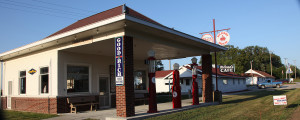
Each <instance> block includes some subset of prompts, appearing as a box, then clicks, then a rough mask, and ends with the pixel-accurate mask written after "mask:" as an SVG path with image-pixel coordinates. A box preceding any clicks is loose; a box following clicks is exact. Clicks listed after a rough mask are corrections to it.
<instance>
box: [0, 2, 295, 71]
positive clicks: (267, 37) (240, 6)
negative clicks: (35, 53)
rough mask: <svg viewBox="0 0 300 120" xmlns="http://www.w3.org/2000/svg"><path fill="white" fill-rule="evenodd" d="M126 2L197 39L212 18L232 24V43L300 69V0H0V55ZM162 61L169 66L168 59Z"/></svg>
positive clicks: (209, 26)
mask: <svg viewBox="0 0 300 120" xmlns="http://www.w3.org/2000/svg"><path fill="white" fill-rule="evenodd" d="M124 3H126V5H127V6H129V7H130V8H132V9H134V10H136V11H138V12H140V13H142V14H144V15H145V16H148V17H150V18H152V19H153V20H155V21H157V22H159V23H161V24H163V25H165V26H167V27H171V28H174V29H176V30H179V31H182V32H185V33H187V34H190V35H193V36H196V37H201V35H200V34H198V33H200V32H206V31H211V30H212V29H213V25H212V20H213V19H216V29H224V28H231V30H230V31H228V32H229V33H230V36H231V40H230V42H229V44H231V45H234V46H238V47H239V48H244V47H246V46H252V45H258V46H262V47H267V48H268V49H269V50H271V51H273V52H274V53H275V54H277V55H279V56H280V57H281V58H282V59H283V58H288V62H289V63H291V64H294V61H293V60H296V62H297V66H298V67H300V56H299V54H298V52H299V51H300V46H299V45H300V2H299V0H251V1H244V0H243V1H242V0H226V1H225V0H222V1H221V0H207V1H204V0H189V1H183V0H182V1H176V0H151V1H150V0H148V1H146V0H84V1H83V0H81V1H80V0H51V1H48V0H22V1H21V0H0V15H1V19H0V34H1V38H0V53H3V52H6V51H8V50H11V49H14V48H17V47H20V46H23V45H26V44H29V43H32V42H35V41H37V40H41V39H43V38H44V37H46V36H48V35H50V34H52V33H54V32H56V31H58V30H60V29H62V28H64V27H66V26H68V25H70V24H72V23H74V22H76V21H77V20H80V19H83V18H85V17H88V16H90V15H93V14H95V13H98V12H102V11H104V10H108V9H110V8H113V7H116V6H119V5H122V4H124ZM197 58H198V59H199V57H197ZM190 59H191V58H184V59H178V60H172V64H173V63H175V62H177V63H179V64H180V65H184V64H188V63H191V61H190ZM282 62H283V63H284V60H282ZM163 63H164V64H165V68H166V69H168V68H169V66H168V65H169V63H168V61H163Z"/></svg>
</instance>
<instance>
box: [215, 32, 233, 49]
mask: <svg viewBox="0 0 300 120" xmlns="http://www.w3.org/2000/svg"><path fill="white" fill-rule="evenodd" d="M216 39H217V43H218V44H219V45H222V46H224V45H227V44H228V42H229V40H230V35H229V33H228V32H226V31H222V32H220V33H219V34H218V35H217V38H216Z"/></svg>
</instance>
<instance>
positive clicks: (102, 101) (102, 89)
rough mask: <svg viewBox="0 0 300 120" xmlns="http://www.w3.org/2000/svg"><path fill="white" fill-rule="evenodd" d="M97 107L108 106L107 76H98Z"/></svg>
mask: <svg viewBox="0 0 300 120" xmlns="http://www.w3.org/2000/svg"><path fill="white" fill-rule="evenodd" d="M99 95H100V96H99V107H100V108H109V107H110V103H109V102H110V99H109V96H110V95H109V81H108V77H100V78H99Z"/></svg>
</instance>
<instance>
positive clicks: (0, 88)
mask: <svg viewBox="0 0 300 120" xmlns="http://www.w3.org/2000/svg"><path fill="white" fill-rule="evenodd" d="M0 69H1V74H0V75H1V86H0V90H1V93H0V94H1V95H0V108H1V109H2V92H3V90H2V83H3V82H2V81H3V60H1V68H0Z"/></svg>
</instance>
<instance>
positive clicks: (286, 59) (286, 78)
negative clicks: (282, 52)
mask: <svg viewBox="0 0 300 120" xmlns="http://www.w3.org/2000/svg"><path fill="white" fill-rule="evenodd" d="M284 60H285V62H284V63H285V69H286V70H285V71H287V69H288V67H287V61H286V60H287V58H284ZM285 79H287V72H285Z"/></svg>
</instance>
